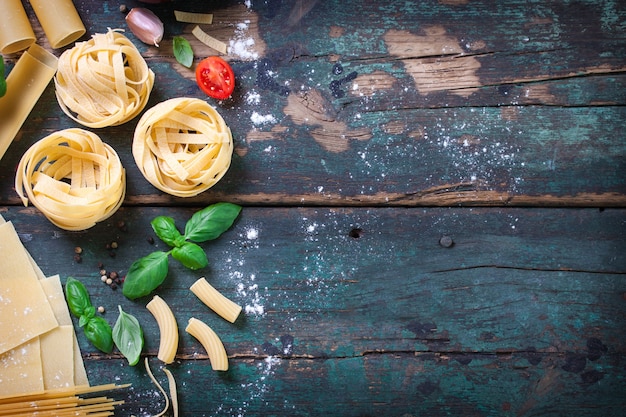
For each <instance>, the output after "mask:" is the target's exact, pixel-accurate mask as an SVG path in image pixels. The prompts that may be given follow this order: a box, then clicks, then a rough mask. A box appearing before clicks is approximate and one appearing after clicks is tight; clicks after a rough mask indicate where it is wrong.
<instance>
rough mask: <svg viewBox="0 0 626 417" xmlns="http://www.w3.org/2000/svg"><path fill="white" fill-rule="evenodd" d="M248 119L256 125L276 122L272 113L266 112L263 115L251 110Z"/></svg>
mask: <svg viewBox="0 0 626 417" xmlns="http://www.w3.org/2000/svg"><path fill="white" fill-rule="evenodd" d="M250 120H251V121H252V123H254V124H255V125H257V126H258V125H265V124H268V123H276V118H275V117H274V116H273V115H271V114H267V115H265V116H264V115H262V114H259V113H257V112H252V116H250Z"/></svg>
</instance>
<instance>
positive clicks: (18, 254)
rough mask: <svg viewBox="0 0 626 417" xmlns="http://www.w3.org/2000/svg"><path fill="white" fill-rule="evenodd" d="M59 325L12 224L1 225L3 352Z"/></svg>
mask: <svg viewBox="0 0 626 417" xmlns="http://www.w3.org/2000/svg"><path fill="white" fill-rule="evenodd" d="M57 326H58V322H57V320H56V318H55V316H54V312H53V311H52V308H51V307H50V304H49V303H48V299H47V297H46V294H45V292H44V290H43V288H42V287H41V284H40V283H39V279H38V278H37V274H36V272H35V270H34V269H33V267H32V265H31V263H30V258H29V256H28V255H27V253H26V250H25V249H24V246H23V245H22V242H20V239H19V237H18V235H17V233H16V232H15V229H14V228H13V224H12V223H11V222H6V223H4V224H2V225H0V334H2V338H0V354H2V353H5V352H7V351H9V350H11V349H13V348H15V347H16V346H19V345H21V344H23V343H24V342H26V341H28V340H30V339H32V338H34V337H37V336H39V335H41V334H43V333H46V332H48V331H50V330H52V329H53V328H55V327H57Z"/></svg>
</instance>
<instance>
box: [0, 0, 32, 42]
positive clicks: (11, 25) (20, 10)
mask: <svg viewBox="0 0 626 417" xmlns="http://www.w3.org/2000/svg"><path fill="white" fill-rule="evenodd" d="M33 42H35V33H34V32H33V28H32V26H31V25H30V21H29V20H28V16H26V12H25V11H24V6H22V1H21V0H2V19H0V52H2V53H3V54H13V53H15V52H19V51H23V50H24V49H26V48H28V47H29V46H30V45H32V44H33Z"/></svg>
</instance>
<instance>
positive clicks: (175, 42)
mask: <svg viewBox="0 0 626 417" xmlns="http://www.w3.org/2000/svg"><path fill="white" fill-rule="evenodd" d="M172 48H173V50H174V57H175V58H176V61H178V62H179V63H180V64H181V65H184V66H186V67H187V68H190V67H191V64H193V49H191V44H190V43H189V41H188V40H187V39H185V38H183V37H182V36H174V37H173V38H172Z"/></svg>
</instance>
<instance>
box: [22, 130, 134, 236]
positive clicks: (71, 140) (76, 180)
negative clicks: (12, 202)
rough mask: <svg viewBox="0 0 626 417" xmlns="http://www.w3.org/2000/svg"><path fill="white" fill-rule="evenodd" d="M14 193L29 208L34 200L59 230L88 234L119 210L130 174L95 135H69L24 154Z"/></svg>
mask: <svg viewBox="0 0 626 417" xmlns="http://www.w3.org/2000/svg"><path fill="white" fill-rule="evenodd" d="M15 190H16V191H17V194H18V195H19V196H20V198H21V199H22V202H23V203H24V205H25V206H27V205H28V202H29V200H30V202H31V203H32V204H33V205H34V206H35V207H37V208H38V209H39V210H40V211H41V212H42V213H43V214H44V215H45V216H46V217H47V218H48V220H50V221H51V222H52V223H54V224H55V225H56V226H58V227H60V228H62V229H66V230H85V229H88V228H90V227H92V226H94V225H95V224H96V223H97V222H99V221H102V220H105V219H106V218H108V217H109V216H111V215H112V214H113V213H115V211H117V209H118V208H119V207H120V206H121V204H122V201H123V200H124V196H125V193H126V173H125V170H124V168H123V167H122V164H121V162H120V159H119V157H118V155H117V153H116V152H115V150H114V149H113V148H112V147H111V146H109V145H107V144H106V143H104V142H102V140H101V139H100V138H99V137H98V136H97V135H96V134H94V133H92V132H88V131H86V130H83V129H78V128H73V129H66V130H61V131H58V132H54V133H52V134H51V135H49V136H46V137H45V138H43V139H41V140H39V141H38V142H36V143H34V144H33V145H32V146H31V147H30V148H29V149H28V150H27V151H26V152H25V153H24V155H23V156H22V159H21V160H20V163H19V165H18V167H17V174H16V176H15ZM24 191H25V192H26V196H25V195H24Z"/></svg>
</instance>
